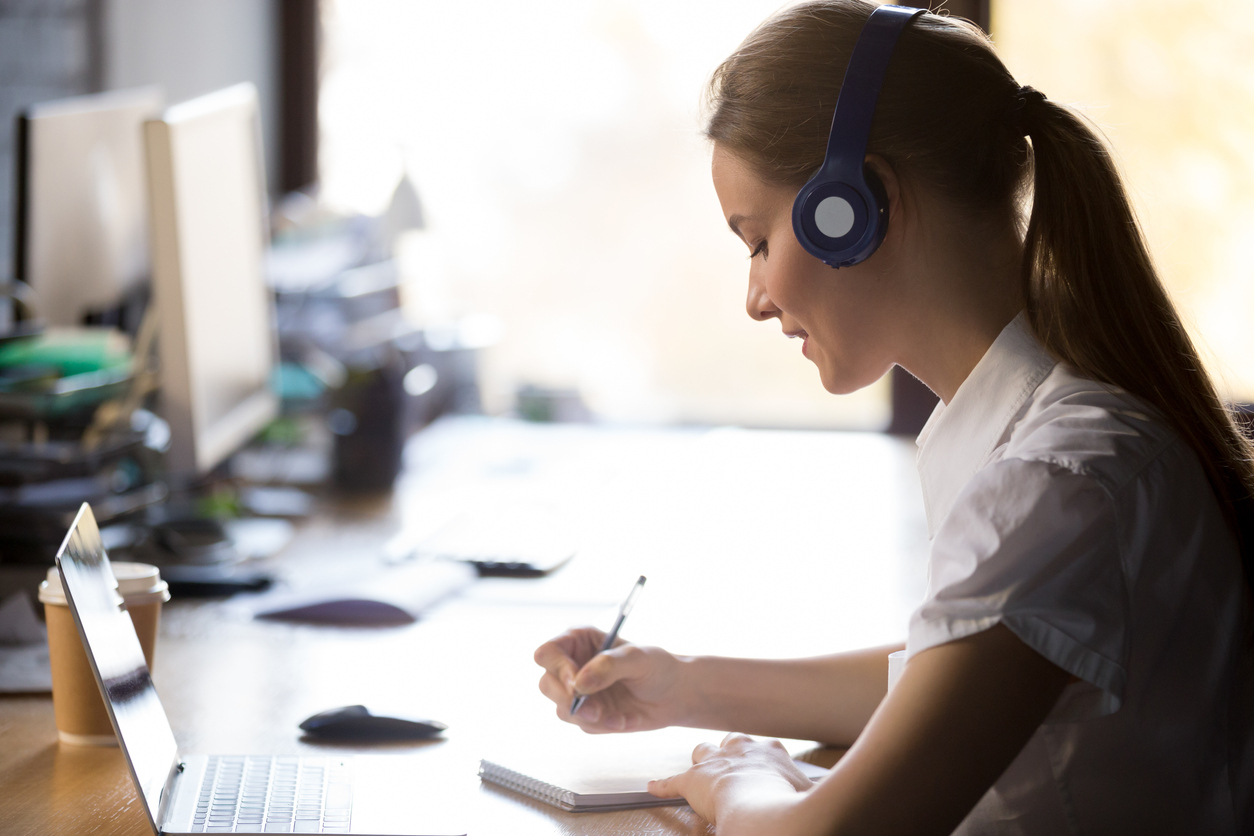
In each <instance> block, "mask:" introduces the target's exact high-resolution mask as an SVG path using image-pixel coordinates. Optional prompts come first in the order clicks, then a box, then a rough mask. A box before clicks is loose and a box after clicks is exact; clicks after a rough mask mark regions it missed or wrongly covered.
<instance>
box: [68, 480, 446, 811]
mask: <svg viewBox="0 0 1254 836" xmlns="http://www.w3.org/2000/svg"><path fill="white" fill-rule="evenodd" d="M57 568H58V569H59V570H60V573H61V583H62V585H63V588H64V589H65V593H66V598H67V599H68V601H69V604H70V609H71V610H72V611H73V613H74V620H75V622H76V623H77V624H78V631H79V635H81V636H82V639H83V647H84V648H85V649H86V650H87V658H88V659H89V660H90V661H91V666H92V670H93V671H94V672H95V674H96V682H97V684H98V685H99V686H100V691H101V694H103V695H104V700H105V705H106V707H107V708H108V710H109V718H110V719H111V720H112V722H113V730H114V731H115V732H116V733H117V737H118V742H119V743H120V744H121V747H122V752H123V754H124V755H125V756H126V763H127V766H128V767H129V769H130V773H131V778H132V779H133V780H134V782H135V787H136V789H138V790H139V797H140V799H141V800H142V801H143V803H144V808H145V810H146V812H147V814H148V822H149V824H151V825H152V830H153V833H156V834H184V833H251V834H263V833H356V834H375V835H376V836H464V834H465V833H466V830H465V824H461V825H460V827H459V826H458V825H457V823H455V822H454V823H450V822H448V821H438V820H437V818H439V817H441V816H443V817H453V816H456V815H457V813H456V811H457V810H461V811H462V813H463V814H464V813H465V811H466V809H467V806H466V805H465V804H458V803H457V802H456V800H455V798H454V797H451V793H450V789H451V788H450V787H449V786H448V784H447V781H445V782H441V781H440V780H439V775H438V774H436V775H432V774H427V773H423V774H416V771H415V772H408V771H407V770H406V768H405V766H406V765H405V759H404V758H398V757H387V756H374V757H369V756H358V757H344V756H339V755H334V756H327V757H305V756H270V755H192V754H185V753H182V752H179V750H178V745H177V744H176V743H175V740H174V731H173V730H172V729H171V728H170V721H169V719H168V718H167V717H166V714H165V710H164V709H163V708H162V706H161V700H159V699H158V698H157V692H156V689H155V688H154V687H153V684H152V679H151V678H150V677H149V674H148V666H147V665H146V664H145V663H144V654H143V651H141V650H140V647H139V639H138V638H136V636H135V628H134V626H133V625H132V624H131V617H130V615H129V614H128V613H127V612H126V610H125V609H124V608H123V607H122V606H121V603H122V599H121V597H120V596H119V595H118V593H117V582H116V581H115V580H114V579H113V571H112V570H111V569H110V567H109V557H108V555H107V554H106V553H105V549H104V546H103V545H102V544H101V542H100V531H99V529H98V528H97V527H96V518H95V516H94V515H93V514H92V512H91V508H90V507H89V506H88V505H87V504H86V503H84V504H83V506H82V508H80V509H79V511H78V515H77V516H76V517H75V518H74V524H73V525H72V526H71V527H70V531H69V533H68V534H67V535H66V537H65V541H64V542H63V543H62V544H61V548H60V549H59V550H58V551H57ZM424 787H425V788H426V792H424V790H423V788H424ZM454 792H455V790H454ZM426 793H429V795H428V797H430V798H439V803H438V804H431V805H428V804H424V803H423V801H422V796H423V795H425V794H426ZM432 807H434V808H439V809H430V808H432ZM441 811H445V812H443V813H442V812H441Z"/></svg>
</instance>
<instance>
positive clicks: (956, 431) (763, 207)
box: [536, 0, 1254, 836]
mask: <svg viewBox="0 0 1254 836" xmlns="http://www.w3.org/2000/svg"><path fill="white" fill-rule="evenodd" d="M873 8H874V6H873V5H871V4H868V3H866V2H861V0H822V1H820V2H810V3H807V4H804V5H801V6H797V7H794V8H791V9H788V10H786V11H784V12H782V13H780V14H779V15H777V16H776V17H774V18H772V19H771V20H768V21H767V22H766V23H764V24H763V25H762V26H761V27H759V28H758V29H757V30H756V31H755V32H754V33H753V34H751V35H750V36H749V38H748V39H747V40H746V41H745V42H744V44H742V45H741V47H740V48H739V49H738V50H737V51H736V52H735V53H734V54H733V55H732V56H731V57H730V58H728V59H727V60H726V61H725V62H724V63H723V64H722V66H720V67H719V68H718V70H717V71H716V72H715V74H714V78H713V81H712V84H711V91H710V92H711V102H712V116H711V117H710V121H709V125H708V128H707V133H708V135H709V136H710V138H711V139H712V140H713V176H714V184H715V188H716V190H717V192H718V196H719V200H720V202H721V204H722V208H723V211H724V214H725V215H726V217H727V221H728V224H729V225H730V227H731V229H732V231H733V232H734V233H735V234H736V235H737V236H738V237H740V238H741V239H742V240H743V241H744V242H745V244H746V245H747V246H748V248H749V251H750V254H751V262H750V268H749V297H748V310H749V315H750V316H752V317H753V318H754V319H757V320H760V321H769V320H778V321H779V323H780V325H781V327H782V329H783V331H784V333H785V334H786V335H788V336H790V337H799V338H802V339H803V340H804V342H803V343H802V353H803V354H804V355H805V356H806V357H807V358H808V359H809V360H810V361H811V362H813V363H814V364H815V365H816V366H817V367H818V370H819V374H820V376H821V377H822V381H823V385H824V386H825V387H826V388H827V389H828V390H829V391H831V392H834V393H843V392H850V391H853V390H855V389H858V388H859V387H862V386H866V385H867V384H869V383H871V382H872V381H874V380H876V379H878V378H879V377H880V376H881V375H883V374H884V373H885V372H887V371H888V370H889V369H890V368H891V367H892V366H893V365H894V364H897V365H900V366H902V367H903V368H905V369H907V370H909V371H910V372H911V373H912V374H914V375H915V376H916V377H918V378H919V379H920V380H922V381H923V382H924V383H926V384H927V385H928V386H929V387H930V388H931V389H932V390H933V391H934V392H936V394H937V395H939V396H940V398H941V402H942V403H941V405H939V406H938V407H937V409H936V412H935V413H934V414H933V416H932V418H931V420H930V421H929V422H928V425H927V427H926V428H925V429H924V430H923V434H922V435H921V436H920V439H919V445H920V452H919V469H920V474H921V477H922V482H923V488H924V498H925V504H926V507H927V514H928V521H929V527H930V534H931V537H932V553H931V565H930V579H929V588H928V592H927V596H926V599H925V601H924V602H923V604H922V605H921V606H920V607H919V609H918V610H917V611H916V612H915V614H914V616H913V617H912V619H911V621H910V624H909V631H908V639H907V642H906V645H905V648H906V651H907V654H908V655H907V659H908V661H907V663H906V666H905V669H904V672H903V673H902V675H901V677H900V680H899V681H898V682H897V684H896V685H895V686H894V687H893V689H892V690H891V691H890V692H888V693H887V694H886V679H887V676H886V673H887V663H886V654H887V653H888V652H889V651H891V650H893V649H895V648H875V649H870V650H867V651H862V652H855V653H847V654H840V655H835V656H829V657H822V658H815V659H800V660H793V661H756V660H749V659H726V658H712V657H677V656H674V655H672V654H670V653H667V652H666V651H664V650H662V649H660V648H649V647H637V646H635V645H631V644H629V643H626V642H622V641H620V642H619V644H618V646H617V647H615V648H614V649H612V650H610V651H608V652H606V653H604V654H600V655H598V654H597V650H598V649H599V646H600V643H601V640H602V635H603V634H601V633H600V632H599V631H597V630H593V629H579V630H573V631H571V632H569V633H566V634H565V635H563V636H560V637H558V638H556V639H554V640H553V641H550V642H548V643H546V644H545V645H543V646H542V647H540V648H539V650H537V651H536V661H537V662H538V663H539V664H540V665H541V666H543V667H544V668H545V674H544V677H543V679H542V681H541V684H540V687H541V690H542V691H543V692H544V693H545V694H546V695H547V696H548V697H549V698H551V699H552V700H553V701H554V702H555V703H557V706H558V709H557V710H558V714H559V716H561V717H562V718H563V719H565V720H569V721H571V722H574V723H577V724H579V725H580V726H581V727H582V728H584V729H585V730H587V731H589V732H615V731H634V730H642V729H651V728H658V727H661V726H666V725H682V726H693V727H700V728H710V729H723V730H732V731H735V732H744V733H748V734H754V735H762V736H778V737H794V738H803V739H815V740H820V741H825V742H828V743H832V744H841V745H851V746H852V748H850V750H849V752H848V754H846V755H845V756H844V758H843V759H842V760H841V761H840V763H839V764H838V765H837V766H836V768H835V769H833V770H832V772H831V773H830V774H829V775H828V776H826V777H825V778H824V779H823V780H822V781H820V782H818V783H815V784H811V783H810V782H809V781H808V780H807V779H806V778H804V777H803V776H802V775H801V774H800V773H799V772H798V771H797V770H796V769H795V768H794V767H793V765H792V763H791V761H790V760H789V759H788V757H787V755H786V754H785V753H784V751H783V749H782V748H781V747H780V746H778V745H777V744H773V743H770V742H756V741H754V740H751V739H750V738H748V737H745V736H743V735H740V734H732V735H730V736H728V737H727V738H726V739H725V740H724V741H723V742H722V744H721V745H719V746H714V745H712V744H711V745H703V746H700V747H698V748H697V749H696V751H694V752H693V767H692V768H691V769H690V770H689V771H687V772H685V773H683V774H681V775H676V776H673V777H670V778H666V779H664V780H658V781H655V782H654V783H652V784H651V785H650V791H651V792H654V793H655V794H657V795H662V796H676V795H679V796H683V797H684V798H686V799H687V800H688V801H689V803H690V804H691V805H692V806H693V808H694V809H695V810H696V811H697V812H698V813H700V814H701V815H702V816H704V817H706V818H707V819H709V820H710V821H712V822H714V823H715V824H716V826H717V829H718V832H719V833H720V834H725V835H727V836H729V835H730V834H749V833H754V834H768V833H769V834H782V835H783V836H787V834H809V833H840V834H847V833H877V834H884V833H950V832H953V831H954V830H955V828H956V829H957V832H960V833H1016V834H1018V833H1022V834H1059V833H1140V834H1148V833H1215V834H1235V833H1241V832H1249V831H1248V828H1250V827H1254V818H1252V817H1251V816H1250V815H1249V808H1250V806H1251V798H1252V797H1254V793H1252V792H1251V783H1252V777H1254V758H1252V757H1251V755H1250V754H1249V753H1248V750H1247V741H1250V740H1251V739H1252V737H1251V735H1250V733H1249V732H1250V729H1251V726H1252V723H1251V718H1252V716H1254V711H1252V710H1251V699H1250V697H1251V694H1254V691H1251V690H1250V684H1251V683H1252V682H1254V679H1251V678H1250V659H1251V651H1250V648H1251V632H1252V630H1251V624H1250V621H1249V612H1250V606H1249V601H1250V585H1249V584H1250V579H1251V577H1254V565H1252V562H1251V558H1252V556H1254V513H1252V503H1251V488H1252V487H1254V471H1252V468H1251V445H1250V444H1249V442H1248V441H1247V440H1246V439H1245V437H1243V435H1242V434H1241V432H1240V431H1239V430H1238V428H1237V427H1236V425H1235V424H1234V422H1233V419H1232V417H1231V416H1230V415H1229V413H1228V412H1227V411H1226V409H1225V407H1224V405H1223V403H1222V401H1221V400H1220V399H1219V397H1218V396H1217V394H1216V391H1215V389H1214V386H1213V385H1212V383H1211V382H1210V380H1208V378H1207V376H1206V374H1205V373H1204V372H1203V371H1202V369H1201V364H1200V362H1199V360H1198V356H1197V352H1196V351H1195V349H1194V348H1193V346H1192V345H1191V343H1190V341H1189V338H1188V337H1187V336H1186V334H1185V331H1184V329H1183V327H1182V326H1181V323H1180V319H1179V316H1178V315H1177V313H1176V311H1175V310H1174V309H1173V307H1172V304H1171V302H1170V300H1169V299H1168V297H1167V295H1166V293H1165V292H1164V290H1163V288H1162V285H1161V284H1160V282H1159V280H1158V278H1157V276H1156V275H1155V272H1154V268H1153V266H1152V264H1151V262H1150V258H1149V255H1148V253H1147V251H1146V247H1145V244H1144V242H1143V240H1142V238H1141V235H1140V232H1139V230H1138V227H1137V224H1136V221H1135V219H1134V217H1133V215H1132V211H1131V209H1130V207H1129V204H1128V199H1127V196H1126V194H1125V192H1124V190H1123V187H1122V186H1121V184H1120V181H1119V178H1118V175H1117V174H1116V171H1115V168H1114V165H1113V164H1112V162H1111V159H1110V156H1109V153H1108V151H1107V150H1106V149H1105V147H1104V146H1103V144H1102V142H1101V141H1100V140H1099V139H1098V138H1097V137H1096V136H1095V135H1094V133H1093V132H1092V130H1091V129H1090V128H1089V127H1087V126H1086V125H1085V123H1084V122H1083V121H1082V120H1081V119H1080V118H1078V117H1077V116H1076V115H1075V114H1074V113H1073V112H1072V111H1070V110H1068V109H1067V108H1066V107H1064V106H1062V105H1059V104H1056V103H1054V102H1052V101H1050V100H1049V99H1047V98H1046V97H1044V96H1042V95H1041V94H1039V93H1037V92H1035V91H1033V90H1032V89H1031V88H1026V87H1021V86H1020V85H1019V84H1018V83H1017V82H1016V81H1015V80H1014V79H1013V78H1012V77H1011V76H1010V74H1009V73H1008V72H1007V70H1006V68H1005V67H1004V66H1003V65H1002V63H1001V62H1000V61H999V60H998V58H997V56H996V55H995V54H994V52H993V48H992V45H991V43H990V42H989V40H988V39H987V38H986V37H985V36H984V35H983V34H981V33H980V32H979V31H978V29H976V28H975V27H973V26H971V25H969V24H967V23H965V22H963V21H960V20H955V19H952V18H947V17H942V16H937V15H932V14H925V15H923V16H921V17H918V18H915V19H914V21H913V22H912V23H910V24H909V25H908V26H907V27H906V28H905V29H904V31H903V32H902V34H901V36H900V39H899V40H898V42H897V45H896V48H895V51H894V52H893V54H892V58H891V62H890V64H889V68H888V71H887V75H886V76H885V79H884V85H883V88H882V92H881V94H880V97H879V101H878V104H877V106H876V110H875V117H874V121H873V123H872V128H871V132H870V138H869V143H868V154H867V157H866V166H867V167H868V168H869V169H870V170H871V171H872V172H874V174H875V175H877V176H878V178H879V180H880V181H882V183H883V186H884V192H885V195H886V197H887V201H888V206H889V210H888V216H889V222H888V228H887V233H886V236H885V238H884V240H883V243H882V244H881V245H880V247H879V248H878V250H876V251H875V252H874V254H873V255H871V256H870V257H869V258H868V259H866V260H865V261H863V262H862V263H860V264H858V265H856V266H852V267H846V268H841V269H838V270H833V269H832V268H830V267H828V266H826V265H825V264H823V263H822V262H820V261H819V260H818V259H816V258H815V257H813V256H811V255H810V254H808V253H807V252H806V251H805V250H804V249H803V248H802V246H801V245H800V244H799V242H798V240H797V238H796V237H795V235H794V233H793V227H792V219H791V210H792V204H793V200H794V198H795V197H796V195H797V191H798V189H799V187H801V186H802V185H803V184H804V183H805V182H806V181H807V179H808V178H809V177H810V176H811V175H812V174H813V173H814V172H815V171H816V170H817V169H818V167H819V165H820V163H821V162H822V161H823V157H824V151H825V147H826V143H827V139H828V130H829V126H830V125H831V121H832V114H833V109H834V105H835V102H836V100H837V95H838V93H839V92H840V90H839V88H840V85H841V80H842V75H843V69H844V67H845V65H846V64H847V63H848V60H849V55H850V52H851V50H852V47H853V44H854V43H855V41H856V40H857V38H858V35H859V33H860V31H861V29H862V26H863V24H864V23H865V22H866V20H867V18H868V16H869V15H870V14H871V12H872V10H873ZM577 693H578V694H588V695H590V696H589V698H588V699H587V701H586V702H585V704H584V706H583V708H581V709H580V712H579V714H578V715H577V716H574V717H570V716H568V714H567V712H568V708H569V705H570V703H571V698H572V696H573V695H574V694H577ZM1243 828H1246V829H1243Z"/></svg>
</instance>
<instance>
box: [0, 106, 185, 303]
mask: <svg viewBox="0 0 1254 836" xmlns="http://www.w3.org/2000/svg"><path fill="white" fill-rule="evenodd" d="M162 104H163V102H162V94H161V90H160V89H159V88H156V87H144V88H137V89H133V90H119V91H114V92H110V93H99V94H95V95H91V96H78V97H75V98H72V99H62V100H59V101H53V102H44V103H42V104H36V105H31V106H30V107H29V108H27V109H26V110H25V111H24V112H22V113H21V114H19V115H18V120H17V171H16V173H17V200H16V204H17V205H16V207H15V208H16V210H17V211H16V213H15V218H16V230H15V232H16V234H15V236H14V265H13V268H14V275H15V276H17V277H18V278H20V279H22V280H24V281H26V282H27V283H28V284H29V285H30V286H31V287H32V288H33V290H34V292H35V295H36V300H37V302H38V303H39V314H40V316H41V318H43V319H44V320H45V321H46V322H48V323H49V324H51V325H78V324H80V323H81V322H82V321H83V318H84V317H85V316H86V315H88V314H92V313H97V312H100V311H104V310H107V309H109V308H112V307H114V306H117V305H119V304H120V303H121V302H122V301H123V299H124V297H125V296H126V295H127V294H128V293H129V292H131V291H133V290H135V289H136V288H138V287H140V286H141V285H142V284H143V282H144V281H145V280H147V278H148V273H149V268H148V264H149V262H148V196H147V191H146V188H145V184H144V142H143V123H144V120H146V119H150V118H152V117H153V116H155V115H157V113H158V112H160V110H161V107H162Z"/></svg>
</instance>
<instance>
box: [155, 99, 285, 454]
mask: <svg viewBox="0 0 1254 836" xmlns="http://www.w3.org/2000/svg"><path fill="white" fill-rule="evenodd" d="M145 136H146V141H147V152H148V153H147V156H148V185H149V193H150V195H151V213H152V214H151V217H152V233H151V235H152V272H153V302H154V304H155V305H156V309H157V315H158V317H159V321H160V336H159V351H160V361H161V400H162V412H163V413H164V415H165V417H166V419H167V420H168V421H169V423H170V432H171V443H170V452H169V457H168V463H169V467H170V469H171V470H172V471H173V472H175V473H182V474H190V473H204V472H206V471H208V470H211V469H212V468H213V467H214V466H215V465H217V464H218V463H219V462H220V461H222V460H223V459H224V458H226V457H227V456H228V455H230V454H231V453H233V452H234V451H235V450H237V449H238V448H239V447H240V446H242V445H243V444H245V443H246V442H247V441H248V440H249V439H250V438H252V436H253V435H255V434H256V433H257V431H258V430H260V429H261V428H262V427H264V426H265V425H266V424H267V423H268V422H269V421H271V420H272V419H273V418H274V416H275V415H277V414H278V398H277V397H276V395H275V394H274V392H273V391H272V390H271V386H270V378H271V374H272V372H273V369H274V366H275V363H276V359H277V355H278V351H277V345H276V335H275V329H274V315H273V302H272V299H271V295H270V291H269V289H268V288H267V286H266V281H265V273H264V266H265V253H266V247H267V242H268V239H269V233H268V229H267V219H266V206H267V200H266V191H265V172H264V168H263V163H262V150H261V128H260V122H259V119H258V107H257V92H256V90H255V89H254V88H253V86H252V85H251V84H240V85H236V86H234V87H229V88H227V89H225V90H221V91H219V92H217V93H212V94H210V95H207V96H203V97H201V98H198V99H193V100H191V101H188V102H184V103H182V104H179V105H176V106H174V107H171V108H170V109H168V110H167V111H166V112H165V114H164V115H163V116H162V118H161V119H157V120H152V121H149V122H148V123H147V124H146V125H145Z"/></svg>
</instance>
